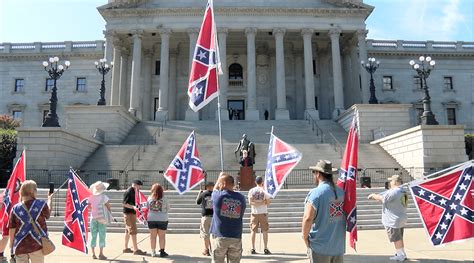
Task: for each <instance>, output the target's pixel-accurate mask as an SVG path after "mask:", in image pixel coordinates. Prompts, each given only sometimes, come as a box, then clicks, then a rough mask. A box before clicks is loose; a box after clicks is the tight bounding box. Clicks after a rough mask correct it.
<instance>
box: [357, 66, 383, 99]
mask: <svg viewBox="0 0 474 263" xmlns="http://www.w3.org/2000/svg"><path fill="white" fill-rule="evenodd" d="M367 60H368V62H367V63H365V62H364V61H361V62H360V64H361V65H362V67H364V68H365V70H367V72H369V73H370V87H369V90H370V99H369V104H378V103H379V102H378V101H377V98H376V97H375V84H374V78H373V74H374V73H375V71H376V70H377V68H378V67H379V65H380V61H375V58H369V59H367Z"/></svg>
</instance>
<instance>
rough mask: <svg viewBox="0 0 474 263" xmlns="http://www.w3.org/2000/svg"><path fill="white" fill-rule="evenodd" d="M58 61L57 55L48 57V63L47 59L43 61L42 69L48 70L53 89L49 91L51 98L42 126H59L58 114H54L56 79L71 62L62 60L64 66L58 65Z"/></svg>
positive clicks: (56, 96)
mask: <svg viewBox="0 0 474 263" xmlns="http://www.w3.org/2000/svg"><path fill="white" fill-rule="evenodd" d="M58 62H59V58H58V57H54V58H49V63H48V62H47V61H44V62H43V67H44V70H45V71H46V72H48V75H49V77H50V78H51V79H53V81H54V85H53V90H52V92H51V99H49V112H48V115H46V118H45V119H44V122H43V125H42V127H61V126H59V119H58V115H57V114H56V108H57V105H58V95H57V87H56V81H57V80H58V79H59V78H61V76H62V75H63V73H64V71H66V70H67V69H68V68H69V66H70V65H71V62H69V61H68V60H66V61H65V62H64V66H66V68H64V66H63V65H58Z"/></svg>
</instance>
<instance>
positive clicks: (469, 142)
mask: <svg viewBox="0 0 474 263" xmlns="http://www.w3.org/2000/svg"><path fill="white" fill-rule="evenodd" d="M464 141H465V142H466V154H467V155H468V156H469V160H472V159H474V151H473V150H472V146H473V144H474V134H466V135H464Z"/></svg>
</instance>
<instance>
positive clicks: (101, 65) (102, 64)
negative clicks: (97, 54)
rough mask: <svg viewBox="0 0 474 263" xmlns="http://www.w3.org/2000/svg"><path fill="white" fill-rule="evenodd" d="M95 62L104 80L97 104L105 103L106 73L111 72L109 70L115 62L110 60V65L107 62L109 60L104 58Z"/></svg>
mask: <svg viewBox="0 0 474 263" xmlns="http://www.w3.org/2000/svg"><path fill="white" fill-rule="evenodd" d="M94 64H95V67H96V68H97V70H98V71H99V73H100V74H102V82H101V83H100V98H99V100H98V101H97V105H105V75H107V73H109V70H110V69H111V68H112V67H113V65H114V63H113V62H110V66H109V65H108V64H107V60H106V59H105V58H103V59H100V60H99V61H96V62H94Z"/></svg>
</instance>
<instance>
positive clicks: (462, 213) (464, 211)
mask: <svg viewBox="0 0 474 263" xmlns="http://www.w3.org/2000/svg"><path fill="white" fill-rule="evenodd" d="M467 212H468V211H467V209H466V208H464V207H463V208H462V209H461V215H463V216H465V215H467Z"/></svg>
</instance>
